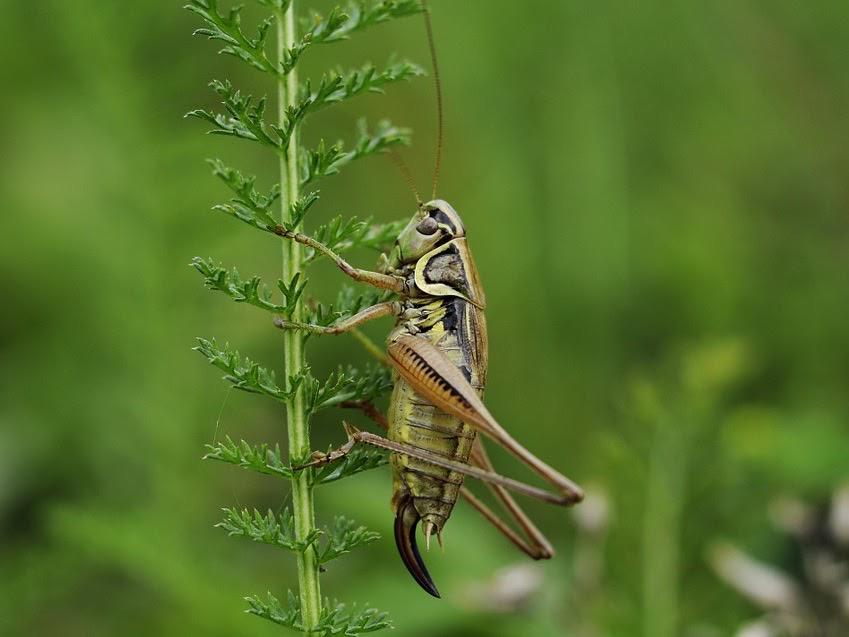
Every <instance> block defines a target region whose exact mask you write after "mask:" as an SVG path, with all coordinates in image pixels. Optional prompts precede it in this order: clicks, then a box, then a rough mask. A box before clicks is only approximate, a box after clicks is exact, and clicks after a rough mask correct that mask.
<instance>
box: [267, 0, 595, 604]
mask: <svg viewBox="0 0 849 637" xmlns="http://www.w3.org/2000/svg"><path fill="white" fill-rule="evenodd" d="M424 15H425V24H426V27H427V34H428V40H429V43H430V50H431V55H432V59H433V66H434V77H435V80H436V92H437V104H438V113H439V136H438V143H437V153H436V168H435V170H434V180H433V190H434V199H433V200H432V201H428V202H426V203H423V202H422V201H421V199H420V197H419V196H418V194H416V199H417V201H418V206H417V209H416V211H415V213H414V214H413V216H412V218H411V219H410V221H409V223H408V224H407V226H406V227H405V228H404V229H403V230H402V231H401V233H400V234H399V235H398V238H397V240H396V241H395V245H394V248H393V249H392V250H391V252H390V253H389V254H388V255H387V254H384V255H383V256H382V259H381V265H380V267H379V269H378V270H377V271H369V270H361V269H358V268H355V267H353V266H351V265H350V264H349V263H348V262H347V261H345V260H344V259H343V258H342V257H340V256H339V255H337V254H335V253H334V252H333V251H332V250H330V249H329V248H328V247H327V246H324V245H323V244H321V243H318V242H317V241H315V240H314V239H312V238H311V237H309V236H306V235H303V234H300V233H296V232H292V231H288V230H286V229H284V228H282V227H279V228H278V229H277V234H279V235H280V236H282V237H284V238H287V239H290V240H294V241H298V242H300V243H303V244H305V245H307V246H310V247H312V248H313V249H315V250H316V251H318V252H320V253H322V254H324V255H325V256H327V257H329V258H330V259H332V260H333V261H335V262H336V264H337V266H338V267H339V268H340V269H341V270H342V271H343V272H344V273H345V274H346V275H348V276H349V277H350V278H351V279H353V280H355V281H358V282H361V283H364V284H367V285H371V286H374V287H376V288H379V289H383V290H389V291H391V292H393V293H394V298H393V299H392V300H389V301H385V302H382V303H378V304H376V305H373V306H371V307H368V308H366V309H364V310H362V311H360V312H359V313H357V314H355V315H353V316H351V317H349V318H347V319H344V320H342V321H340V322H337V323H336V324H334V325H332V326H330V327H325V326H320V325H312V324H306V323H297V322H292V321H289V320H286V319H284V318H282V317H275V325H277V326H278V327H280V328H282V329H299V330H305V331H309V332H314V333H321V334H342V333H345V332H350V331H352V330H354V329H356V328H357V327H359V326H361V325H362V324H363V323H366V322H368V321H371V320H374V319H378V318H381V317H389V316H392V317H395V327H394V329H393V330H392V331H391V332H390V334H389V337H388V339H387V357H386V360H387V362H388V363H389V364H390V365H391V366H392V368H393V370H394V379H395V384H394V389H393V391H392V396H391V399H390V402H389V409H388V417H386V416H383V415H382V414H380V413H379V412H377V411H376V409H375V408H374V407H373V406H372V405H369V406H368V409H367V413H369V414H370V415H371V416H372V418H373V419H374V420H375V421H376V422H378V424H380V425H382V426H383V427H384V428H385V429H386V430H387V435H386V436H385V437H384V436H379V435H376V434H373V433H370V432H366V431H360V430H357V429H355V428H353V427H351V426H350V425H348V424H347V423H345V429H346V432H347V434H348V441H347V443H345V444H344V445H342V446H341V447H339V448H338V449H336V450H333V451H331V452H329V453H316V454H313V458H312V460H311V462H309V463H308V464H306V465H304V467H308V466H318V465H321V464H326V463H329V462H334V461H336V460H338V459H340V458H342V457H343V456H345V455H346V454H347V453H349V452H350V451H351V449H353V448H354V447H355V446H356V445H358V444H368V445H373V446H376V447H380V448H383V449H386V450H388V451H389V452H390V463H391V467H392V474H393V492H392V508H393V510H394V512H395V542H396V544H397V547H398V551H399V553H400V555H401V559H402V560H403V562H404V564H405V565H406V567H407V569H408V570H409V572H410V574H411V575H412V576H413V578H414V579H415V581H416V582H418V584H419V585H420V586H421V587H422V588H423V589H424V590H425V591H427V592H428V593H430V594H431V595H433V596H434V597H439V592H438V590H437V588H436V586H435V584H434V583H433V580H432V578H431V576H430V574H429V573H428V571H427V568H426V566H425V564H424V562H423V560H422V557H421V554H420V552H419V549H418V546H417V542H416V529H417V527H418V525H419V522H421V523H422V527H423V530H424V536H425V541H426V544H427V546H428V548H429V547H430V539H431V537H432V536H434V535H435V536H436V538H437V540H438V541H439V543H440V544H441V543H442V531H443V529H444V528H445V524H446V522H447V521H448V518H449V516H450V515H451V511H452V509H453V507H454V505H455V503H456V501H457V499H458V497H459V496H461V495H462V496H463V498H464V499H465V500H467V501H468V502H469V503H470V504H471V505H472V506H473V507H474V508H475V509H477V510H478V511H479V512H480V513H481V514H483V516H484V517H485V518H486V519H487V520H489V521H490V522H491V523H492V524H493V525H494V526H495V527H496V528H497V529H498V530H499V531H501V532H502V533H503V534H504V535H505V536H506V537H507V538H508V539H509V540H510V541H512V542H513V543H514V544H515V545H516V546H517V547H518V548H519V549H520V550H522V551H524V552H525V553H526V554H528V555H529V556H530V557H532V558H534V559H548V558H550V557H552V556H553V555H554V549H553V548H552V546H551V544H550V543H549V541H548V540H547V539H546V538H545V536H544V535H543V534H542V533H541V532H540V531H539V529H537V527H536V526H535V525H534V524H533V522H532V521H531V520H530V519H529V518H528V516H527V515H526V514H525V513H524V511H522V509H521V508H520V507H519V505H518V504H517V503H516V501H515V500H514V499H513V497H512V495H511V494H510V491H513V492H516V493H521V494H523V495H526V496H531V497H535V498H538V499H540V500H543V501H546V502H550V503H553V504H559V505H572V504H575V503H577V502H580V501H581V499H582V498H583V492H582V491H581V489H580V487H578V486H577V485H576V484H575V483H574V482H572V481H571V480H569V479H568V478H566V477H565V476H563V475H561V474H560V473H559V472H557V471H556V470H555V469H553V468H552V467H550V466H549V465H547V464H546V463H544V462H543V461H542V460H540V459H539V458H537V457H536V456H535V455H533V454H532V453H531V452H530V451H528V450H527V449H525V447H523V446H522V445H521V444H519V443H518V442H517V441H516V440H515V439H514V438H513V437H512V436H511V435H510V434H509V433H508V432H507V431H506V430H505V429H504V428H503V427H502V426H501V425H500V424H499V423H498V422H497V421H496V420H495V418H494V417H493V416H492V415H491V414H490V412H489V410H488V409H487V408H486V406H485V405H484V403H483V400H482V396H483V392H484V388H485V386H486V375H487V363H488V360H487V347H488V344H487V332H486V320H485V317H484V310H485V308H486V300H485V297H484V291H483V288H482V286H481V283H480V279H479V277H478V271H477V268H476V266H475V263H474V260H473V258H472V253H471V251H470V250H469V246H468V243H467V239H466V230H465V227H464V225H463V222H462V220H461V219H460V215H459V214H457V212H456V211H455V210H454V208H453V207H452V206H451V205H450V204H449V203H448V202H446V201H443V200H441V199H436V198H435V193H436V190H437V182H438V175H439V165H440V160H441V151H442V99H441V86H440V81H439V73H438V70H437V65H436V53H435V48H434V45H433V36H432V29H431V24H430V16H429V12H428V10H427V8H425V13H424ZM402 168H403V167H402ZM408 177H409V175H408ZM414 192H415V188H414ZM478 434H483V435H484V436H486V437H488V438H490V439H491V440H492V441H494V442H496V443H497V444H499V445H501V446H502V447H504V448H505V449H506V450H507V451H509V452H510V453H511V454H513V455H514V456H516V457H517V458H518V459H519V460H521V461H522V462H523V463H525V464H526V465H528V466H529V467H530V468H531V469H532V470H533V471H535V472H536V473H537V474H538V475H539V476H541V477H542V478H543V479H544V480H545V481H546V482H547V483H548V484H550V485H551V486H552V487H553V490H552V491H548V490H545V489H541V488H538V487H535V486H531V485H528V484H525V483H522V482H519V481H517V480H514V479H511V478H508V477H504V476H502V475H499V474H498V473H496V472H495V471H494V469H493V466H492V464H491V462H490V460H489V458H488V456H487V453H486V451H485V449H484V446H483V443H482V441H481V439H480V437H479V436H478ZM467 476H469V477H473V478H477V479H480V480H482V481H483V482H485V483H486V484H487V485H488V486H489V487H490V489H491V490H492V491H493V493H494V495H495V497H496V498H497V499H498V500H500V502H501V504H502V505H503V507H504V508H505V509H506V511H507V512H508V513H509V515H510V516H511V517H512V519H513V521H514V522H515V523H516V525H517V526H518V527H519V530H520V532H518V533H517V532H516V531H515V530H513V528H512V527H511V526H509V525H508V524H507V523H506V522H505V521H503V520H502V519H501V518H499V517H498V516H497V515H496V514H495V512H493V511H492V510H491V509H490V508H489V507H488V506H487V505H486V504H484V503H483V502H482V501H480V500H479V499H478V498H477V497H476V496H474V495H473V494H472V493H471V492H470V491H469V490H468V489H467V488H466V487H464V486H463V481H464V478H465V477H467Z"/></svg>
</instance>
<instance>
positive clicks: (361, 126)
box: [300, 120, 410, 186]
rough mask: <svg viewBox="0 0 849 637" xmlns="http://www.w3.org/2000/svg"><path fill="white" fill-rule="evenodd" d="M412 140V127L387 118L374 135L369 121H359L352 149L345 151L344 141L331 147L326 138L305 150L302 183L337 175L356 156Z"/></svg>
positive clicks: (301, 165) (361, 156)
mask: <svg viewBox="0 0 849 637" xmlns="http://www.w3.org/2000/svg"><path fill="white" fill-rule="evenodd" d="M409 143H410V130H409V129H407V128H398V127H396V126H393V125H392V124H391V123H390V122H388V121H386V120H384V121H381V122H379V123H378V125H377V129H376V130H375V132H374V134H372V133H369V131H368V127H367V125H366V121H365V120H360V121H359V122H358V125H357V139H356V141H355V142H354V146H353V148H351V150H348V151H346V150H345V148H344V145H343V143H342V142H337V143H336V144H334V145H332V146H330V147H328V146H327V144H326V143H325V141H324V140H321V141H320V142H319V144H318V146H317V147H316V148H314V149H310V150H303V152H302V153H301V161H300V171H301V175H300V179H301V185H302V186H304V185H306V184H308V183H310V182H311V181H314V180H315V179H318V178H319V177H327V176H330V175H335V174H337V173H338V172H339V170H340V169H341V168H342V167H343V166H345V165H347V164H349V163H351V162H352V161H356V160H357V159H362V158H363V157H368V156H369V155H375V154H378V153H383V152H386V151H387V150H389V149H390V148H392V147H393V146H399V145H408V144H409Z"/></svg>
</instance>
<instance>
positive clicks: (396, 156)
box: [389, 148, 423, 208]
mask: <svg viewBox="0 0 849 637" xmlns="http://www.w3.org/2000/svg"><path fill="white" fill-rule="evenodd" d="M389 157H390V158H391V159H392V163H394V164H395V165H396V166H397V167H398V170H400V171H401V174H402V175H403V176H404V179H405V180H406V182H407V185H408V186H409V187H410V190H412V191H413V196H414V197H415V198H416V205H417V206H418V207H419V208H421V207H422V203H423V202H422V197H421V195H419V190H418V188H416V180H415V179H413V173H412V172H410V167H409V166H407V162H405V161H404V158H403V157H401V154H400V153H399V152H398V151H397V150H395V149H394V148H390V149H389Z"/></svg>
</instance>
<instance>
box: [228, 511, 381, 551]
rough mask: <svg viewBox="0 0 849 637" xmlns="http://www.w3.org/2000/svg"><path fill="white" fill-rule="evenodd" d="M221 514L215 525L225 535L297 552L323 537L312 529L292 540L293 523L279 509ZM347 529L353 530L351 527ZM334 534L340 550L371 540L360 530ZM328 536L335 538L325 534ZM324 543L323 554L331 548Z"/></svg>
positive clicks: (291, 519) (329, 542) (286, 514)
mask: <svg viewBox="0 0 849 637" xmlns="http://www.w3.org/2000/svg"><path fill="white" fill-rule="evenodd" d="M223 511H224V519H223V520H222V521H221V522H219V523H218V524H216V525H215V526H216V528H220V529H223V530H224V531H226V532H227V534H228V535H230V536H237V537H243V538H245V539H248V540H252V541H254V542H261V543H263V544H270V545H272V546H277V547H280V548H284V549H288V550H290V551H294V552H297V553H303V552H304V551H306V550H307V548H308V547H310V546H312V545H313V544H314V543H315V542H316V541H317V540H318V538H319V537H320V536H321V535H322V534H323V532H322V531H319V530H318V529H313V531H312V533H310V535H308V536H307V537H306V538H304V539H303V540H297V539H295V520H294V517H293V516H292V512H291V511H290V510H289V509H283V511H282V512H281V513H279V514H275V513H274V512H273V511H271V510H269V511H268V512H267V513H265V514H263V513H260V512H259V511H257V510H256V509H254V510H253V511H249V510H248V509H230V508H226V509H223ZM349 526H350V527H351V528H352V529H353V525H349ZM363 528H364V527H363ZM336 535H337V536H339V540H338V541H337V542H336V545H338V546H339V547H341V548H345V547H346V546H351V547H352V548H353V547H354V546H356V545H357V542H359V544H364V543H367V542H368V541H373V540H369V539H368V538H369V537H370V536H369V535H368V533H365V532H364V531H360V533H359V534H357V533H356V532H355V531H353V530H349V531H348V532H347V535H346V534H345V530H344V529H341V530H337V531H336ZM329 537H330V538H333V537H335V536H333V535H329ZM327 544H328V549H327V551H328V552H330V551H332V550H333V546H335V545H334V544H333V542H331V541H328V543H327ZM337 550H338V549H337ZM349 550H350V549H349ZM339 554H340V555H341V554H342V553H339Z"/></svg>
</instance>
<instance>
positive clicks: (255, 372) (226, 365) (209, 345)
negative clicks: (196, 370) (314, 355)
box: [194, 338, 304, 402]
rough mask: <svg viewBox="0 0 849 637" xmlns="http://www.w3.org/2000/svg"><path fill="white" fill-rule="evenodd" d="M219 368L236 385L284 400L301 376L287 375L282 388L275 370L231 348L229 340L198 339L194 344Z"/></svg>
mask: <svg viewBox="0 0 849 637" xmlns="http://www.w3.org/2000/svg"><path fill="white" fill-rule="evenodd" d="M194 349H195V351H197V352H200V354H201V355H203V356H205V357H206V358H207V360H208V361H209V362H210V363H212V364H213V365H214V366H215V367H217V368H218V369H220V370H222V371H224V372H225V373H226V375H225V376H224V380H226V381H228V382H229V383H231V384H232V385H233V387H235V388H236V389H241V390H242V391H246V392H249V393H252V394H265V395H266V396H271V397H272V398H276V399H277V400H281V401H283V402H286V401H288V400H290V399H291V397H292V394H293V392H294V390H295V388H296V387H297V386H298V385H300V384H301V383H302V382H303V380H304V376H293V377H292V378H290V379H289V389H288V390H284V389H282V388H281V387H280V386H278V385H277V380H276V378H275V373H274V371H273V370H268V369H266V368H265V367H262V366H261V365H260V364H259V363H255V362H254V361H252V360H251V359H250V358H248V357H247V356H242V355H241V354H240V353H239V351H238V350H234V349H231V348H230V346H229V344H225V345H224V347H223V348H221V347H219V346H218V344H217V343H216V342H215V339H212V340H211V341H210V340H207V339H205V338H199V339H198V345H197V346H196V347H195V348H194Z"/></svg>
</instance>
